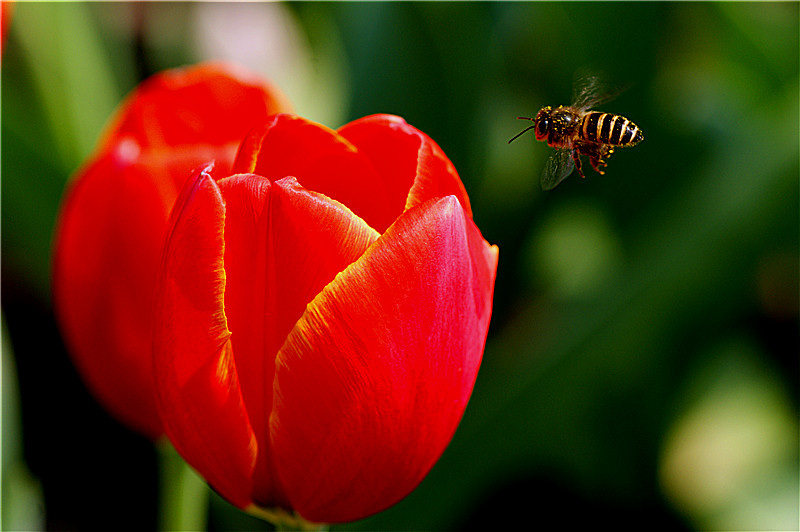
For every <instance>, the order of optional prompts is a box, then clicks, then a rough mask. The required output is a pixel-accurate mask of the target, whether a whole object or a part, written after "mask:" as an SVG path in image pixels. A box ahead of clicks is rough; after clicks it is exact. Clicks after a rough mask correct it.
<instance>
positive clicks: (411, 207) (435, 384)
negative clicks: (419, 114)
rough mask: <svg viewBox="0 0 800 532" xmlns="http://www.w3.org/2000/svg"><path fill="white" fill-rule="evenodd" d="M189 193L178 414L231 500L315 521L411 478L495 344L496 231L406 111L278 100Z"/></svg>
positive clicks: (160, 386) (166, 294)
mask: <svg viewBox="0 0 800 532" xmlns="http://www.w3.org/2000/svg"><path fill="white" fill-rule="evenodd" d="M233 171H234V175H231V176H229V177H225V178H223V179H219V180H216V179H215V178H213V177H212V175H211V173H214V174H215V176H216V175H218V174H220V173H221V174H222V175H224V170H223V171H222V172H220V173H218V172H216V171H215V170H213V169H211V167H206V168H204V169H202V170H198V171H197V172H196V174H195V176H194V177H193V178H192V180H191V181H190V182H188V183H187V185H186V187H185V188H184V189H183V192H182V193H181V197H180V198H179V199H178V201H177V203H176V206H175V209H174V210H173V212H172V216H171V221H170V226H171V229H170V235H169V237H168V242H167V244H166V247H165V250H164V259H163V262H162V266H161V270H160V274H159V278H158V281H157V285H158V287H157V295H156V302H157V304H156V311H155V327H154V343H153V346H154V371H155V379H156V390H157V395H158V406H159V409H160V412H161V415H162V420H163V423H164V427H165V431H166V433H167V435H168V436H169V437H170V439H171V440H172V442H173V444H174V445H175V447H176V448H177V449H178V451H179V452H180V453H181V454H182V455H183V456H184V458H186V460H187V461H188V462H189V463H190V464H191V465H192V466H193V467H194V468H196V469H197V470H198V471H199V472H200V473H201V474H202V475H203V476H204V477H205V478H206V479H207V480H208V482H209V483H210V484H211V485H212V486H213V487H214V488H215V489H216V490H217V491H218V492H219V493H220V494H222V495H223V496H224V497H225V498H227V499H228V500H229V501H231V502H232V503H233V504H235V505H237V506H239V507H241V508H245V509H250V510H251V511H256V512H257V511H258V508H259V507H260V508H270V507H278V508H282V509H284V510H288V511H296V512H297V513H298V514H299V515H301V516H302V517H303V518H305V519H307V520H309V521H314V522H344V521H351V520H355V519H360V518H363V517H366V516H368V515H370V514H373V513H375V512H378V511H380V510H383V509H385V508H387V507H389V506H391V505H393V504H394V503H396V502H397V501H399V500H400V499H401V498H403V497H405V496H406V495H407V494H408V493H409V492H410V491H411V490H413V489H414V488H415V487H416V485H417V484H418V483H419V482H420V481H421V480H422V478H423V477H424V476H425V475H426V474H427V473H428V471H429V470H430V468H431V467H432V466H433V464H434V463H435V462H436V460H437V459H438V458H439V456H440V455H441V453H442V452H443V451H444V449H445V447H446V446H447V444H448V443H449V441H450V439H451V438H452V436H453V433H454V431H455V429H456V426H457V425H458V423H459V421H460V419H461V417H462V414H463V413H464V409H465V407H466V404H467V401H468V399H469V397H470V394H471V393H472V388H473V385H474V382H475V378H476V376H477V372H478V367H479V365H480V362H481V357H482V353H483V348H484V344H485V340H486V334H487V329H488V326H489V319H490V315H491V307H492V295H493V290H494V279H495V272H496V267H497V257H498V250H497V247H496V246H491V245H489V244H488V243H487V242H486V241H485V240H484V239H483V237H482V236H481V233H480V231H479V230H478V228H477V227H476V226H475V224H474V223H473V221H472V218H471V216H472V215H471V210H470V204H469V198H468V197H467V194H466V192H465V190H464V187H463V185H462V183H461V180H460V179H459V176H458V174H457V173H456V170H455V168H454V167H453V165H452V163H451V162H450V160H449V159H448V158H447V157H446V156H445V154H444V152H443V151H442V150H441V149H440V148H439V146H438V145H436V143H435V142H434V141H433V140H431V139H430V138H429V137H428V136H427V135H425V134H424V133H422V132H420V131H419V130H417V129H416V128H414V127H412V126H410V125H408V124H407V123H406V122H405V121H403V120H402V119H401V118H399V117H396V116H389V115H375V116H369V117H366V118H363V119H360V120H357V121H355V122H352V123H350V124H348V125H345V126H343V127H342V128H340V129H339V130H337V131H333V130H331V129H328V128H326V127H324V126H321V125H319V124H316V123H314V122H310V121H308V120H305V119H302V118H299V117H296V116H291V115H285V114H280V115H276V116H274V117H272V118H271V119H269V120H268V121H267V124H266V126H265V127H263V128H260V129H258V130H256V131H254V133H253V134H252V135H251V136H250V137H249V138H248V139H247V140H246V141H245V142H244V143H243V145H242V148H241V149H240V152H239V155H238V157H237V161H236V163H235V164H234V170H233Z"/></svg>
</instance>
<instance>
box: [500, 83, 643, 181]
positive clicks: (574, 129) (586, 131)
mask: <svg viewBox="0 0 800 532" xmlns="http://www.w3.org/2000/svg"><path fill="white" fill-rule="evenodd" d="M619 92H621V91H619V90H618V91H613V92H605V91H603V90H602V87H601V85H600V82H599V80H598V78H597V77H595V76H589V77H584V78H581V79H579V80H578V81H577V82H576V84H575V90H574V94H573V103H572V105H570V106H564V105H560V106H558V107H556V108H555V109H554V108H553V107H551V106H549V105H548V106H546V107H542V108H541V109H540V110H539V112H538V113H537V114H536V116H535V117H534V118H530V117H527V116H519V117H517V118H518V119H519V120H531V121H532V122H533V125H530V126H528V127H526V128H525V129H523V130H522V131H520V132H519V133H517V134H516V135H514V138H512V139H511V140H509V141H508V142H509V143H511V142H512V141H514V140H516V139H517V138H518V137H519V136H520V135H522V134H523V133H525V132H527V131H529V130H531V129H533V130H534V134H535V135H536V140H543V141H547V145H548V146H550V147H551V148H556V150H557V151H556V152H555V153H554V154H552V155H551V156H550V158H549V159H548V160H547V163H546V164H545V167H544V170H543V171H542V189H544V190H550V189H551V188H554V187H555V186H556V185H558V184H559V183H561V181H563V180H564V179H565V178H566V177H567V176H569V175H570V174H571V173H572V170H573V169H574V168H577V170H578V173H579V174H580V176H581V177H586V176H584V175H583V170H582V169H581V155H586V156H588V157H589V162H590V163H591V164H592V168H594V170H595V171H596V172H597V173H599V174H600V175H603V174H604V173H605V172H604V171H603V170H601V168H600V167H605V166H606V162H605V159H607V158H609V157H611V154H612V153H614V148H615V147H620V148H623V147H625V148H626V147H628V146H634V145H636V144H638V143H639V142H641V141H642V140H644V135H643V134H642V130H641V129H639V127H638V126H637V125H636V124H634V123H633V122H631V121H630V120H628V119H627V118H625V117H624V116H620V115H615V114H611V113H603V112H600V111H592V110H591V108H592V107H594V106H596V105H599V104H602V103H605V102H608V101H611V100H612V99H614V98H615V97H616V96H617V95H618V94H619Z"/></svg>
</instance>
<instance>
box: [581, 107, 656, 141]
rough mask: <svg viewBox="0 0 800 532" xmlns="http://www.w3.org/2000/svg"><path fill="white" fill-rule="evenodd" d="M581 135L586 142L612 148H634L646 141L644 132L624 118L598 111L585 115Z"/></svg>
mask: <svg viewBox="0 0 800 532" xmlns="http://www.w3.org/2000/svg"><path fill="white" fill-rule="evenodd" d="M580 133H581V137H582V138H584V139H585V140H589V141H592V142H598V143H601V144H610V145H611V146H633V145H634V144H637V143H638V142H641V141H642V140H644V135H642V130H641V129H639V127H638V126H637V125H636V124H634V123H633V122H631V121H630V120H628V119H627V118H625V117H624V116H619V115H612V114H611V113H600V112H597V111H592V112H589V113H586V115H584V117H583V127H581V130H580Z"/></svg>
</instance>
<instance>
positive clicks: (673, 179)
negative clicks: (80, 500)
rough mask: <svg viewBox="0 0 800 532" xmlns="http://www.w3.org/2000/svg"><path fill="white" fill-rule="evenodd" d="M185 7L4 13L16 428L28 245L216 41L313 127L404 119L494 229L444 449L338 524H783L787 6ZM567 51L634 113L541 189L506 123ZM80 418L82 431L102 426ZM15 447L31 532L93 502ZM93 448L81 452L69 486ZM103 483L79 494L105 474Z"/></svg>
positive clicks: (230, 523)
mask: <svg viewBox="0 0 800 532" xmlns="http://www.w3.org/2000/svg"><path fill="white" fill-rule="evenodd" d="M212 9H218V10H219V7H216V8H215V7H214V4H203V3H201V4H192V3H176V4H173V3H141V4H127V3H97V4H95V3H63V4H55V3H20V4H18V5H17V6H16V9H15V12H14V20H13V25H12V29H11V32H10V35H9V36H8V41H7V43H6V47H5V51H4V55H3V58H2V67H1V68H2V70H1V74H2V92H1V96H2V101H1V103H2V259H3V260H2V277H3V285H2V288H3V313H4V315H5V317H6V319H7V321H8V331H7V332H4V337H5V338H6V341H9V342H10V344H12V345H13V347H14V352H15V354H16V356H17V359H18V360H17V362H18V366H19V368H20V371H19V373H20V384H21V386H20V388H21V396H22V412H23V418H22V421H23V432H22V436H24V438H25V444H26V448H27V447H28V446H31V445H34V447H36V441H37V440H39V439H42V438H51V437H52V436H53V434H52V433H51V432H49V430H48V424H49V423H51V420H49V419H43V417H42V415H41V412H45V411H47V410H46V409H45V408H44V407H43V408H42V409H35V408H33V407H28V410H27V411H26V397H27V398H30V397H37V396H39V395H42V394H46V393H47V392H48V389H47V388H45V385H44V384H42V382H41V380H40V379H38V378H37V377H38V375H37V374H36V373H35V372H33V371H32V370H31V369H30V366H31V363H30V362H29V361H27V362H26V360H27V359H26V358H25V357H30V356H32V355H31V353H33V354H34V355H35V353H36V351H35V349H34V348H33V347H32V346H33V345H36V344H35V342H34V341H33V340H32V335H35V334H37V330H40V329H41V327H43V325H42V322H41V321H37V320H41V319H44V320H45V321H46V322H47V323H50V327H52V323H51V322H52V317H51V316H50V315H49V312H50V310H49V268H50V245H51V240H52V235H53V228H54V224H55V220H56V215H57V208H58V202H59V198H60V196H61V194H62V191H63V188H64V185H65V183H66V182H67V179H68V178H69V176H70V175H71V174H72V173H73V172H74V171H75V170H76V169H77V168H78V167H79V165H80V163H81V162H82V161H83V160H85V158H86V156H87V155H88V154H89V152H90V150H91V149H92V146H93V144H94V142H95V141H96V139H97V136H98V135H99V133H100V131H101V128H102V126H103V123H104V122H105V120H106V119H107V118H108V116H109V115H110V113H111V111H112V109H113V107H114V106H115V105H116V104H117V103H118V102H119V101H120V100H121V99H122V98H123V96H124V95H125V93H127V92H128V91H129V90H130V89H132V88H133V86H135V84H136V83H138V81H139V80H140V79H142V78H143V77H145V76H146V75H148V74H150V73H152V72H155V71H157V70H160V69H164V68H169V67H173V66H178V65H180V64H185V63H191V62H195V61H199V60H203V59H209V58H217V57H223V58H239V56H238V55H237V54H241V60H242V61H243V62H245V63H246V64H248V65H249V66H251V67H252V68H256V69H259V70H260V71H261V72H262V73H263V74H264V75H266V76H268V77H271V78H272V79H274V80H275V81H276V82H277V83H278V84H279V85H280V86H282V87H284V88H285V89H286V90H287V92H288V95H289V97H290V98H291V99H292V100H293V101H294V102H295V105H296V108H297V110H298V112H300V113H301V114H305V115H306V116H308V117H309V118H311V119H315V120H319V121H322V122H324V123H326V124H327V125H329V126H331V127H338V126H339V125H341V124H342V123H345V122H347V121H349V120H352V119H355V118H358V117H360V116H363V115H367V114H372V113H383V112H388V113H395V114H399V115H401V116H403V117H404V118H406V120H407V121H408V122H410V123H411V124H413V125H415V126H417V127H418V128H420V129H422V130H423V131H425V132H426V133H428V134H429V135H430V136H431V137H432V138H434V139H435V140H436V141H437V143H439V144H440V145H441V146H442V148H443V149H444V151H445V152H446V153H447V154H448V156H449V157H450V158H451V159H452V160H453V162H454V163H455V165H456V168H457V169H458V171H459V173H460V175H461V177H462V179H463V181H464V183H465V185H466V187H467V190H468V191H469V194H470V198H471V200H472V204H473V209H474V217H475V220H476V223H477V224H478V226H479V227H480V228H481V229H482V231H483V234H484V236H485V237H486V239H487V240H488V241H489V242H491V243H493V244H498V245H499V246H500V266H499V270H498V277H497V286H496V293H495V304H494V315H493V323H492V328H491V331H490V335H489V339H488V343H487V347H486V352H485V355H484V362H483V366H482V369H481V373H480V375H479V377H478V382H477V385H476V388H475V392H474V395H473V398H472V400H471V402H470V405H469V408H468V409H467V412H466V415H465V417H464V420H463V422H462V424H461V426H460V427H459V429H458V432H457V433H456V436H455V438H454V440H453V442H452V444H451V446H450V447H449V448H448V449H447V451H446V452H445V453H444V455H443V457H442V459H441V460H440V462H439V463H438V464H437V465H436V466H435V467H434V469H433V471H432V472H431V474H430V475H429V476H428V477H427V478H426V479H425V480H424V481H423V482H422V484H421V485H420V487H419V488H418V489H417V490H416V491H415V492H414V493H412V494H411V495H410V496H409V497H408V498H407V499H405V500H404V501H402V502H401V503H400V504H398V505H396V506H395V507H393V508H391V509H389V510H387V511H385V512H383V513H381V514H378V515H377V516H374V517H372V518H369V519H366V520H364V521H361V522H358V523H353V524H350V525H346V526H342V527H341V528H349V529H459V528H461V529H470V528H479V527H480V528H492V529H496V528H519V527H522V526H525V527H530V526H540V527H543V528H547V527H550V526H564V525H565V524H571V525H582V524H585V525H589V524H591V525H596V524H597V523H608V524H610V525H612V526H615V528H634V527H635V528H646V529H653V528H669V529H675V528H681V527H686V528H702V529H742V528H746V529H792V528H795V527H796V526H797V523H798V500H800V497H799V496H798V478H797V475H798V382H797V377H798V290H799V289H798V271H799V269H800V267H799V266H798V205H799V202H800V199H799V198H798V184H799V183H800V180H799V179H798V172H799V170H798V143H799V140H800V139H799V138H798V123H799V120H798V117H799V116H800V109H799V108H798V90H799V87H798V82H799V80H800V79H799V76H798V40H799V38H800V37H799V35H798V4H797V3H746V2H744V3H738V2H737V3H628V2H625V3H603V2H591V3H581V2H569V3H527V2H525V3H506V2H491V3H483V2H469V3H460V2H441V3H439V2H433V3H428V2H413V3H383V2H376V3H361V2H358V3H344V2H343V3H315V2H303V3H291V4H228V5H226V9H225V10H224V13H223V12H222V11H219V12H214V14H212V15H209V14H208V13H209V12H210V10H212ZM239 13H245V14H244V15H243V16H238V18H237V14H239ZM256 14H257V15H258V16H257V17H256V16H255V15H256ZM259 17H263V18H259ZM270 17H272V18H270ZM275 17H278V20H279V21H280V24H275V25H274V26H265V25H264V24H263V23H262V25H261V26H260V27H258V28H255V29H254V28H249V29H248V27H246V26H247V21H248V20H266V21H269V20H272V19H275ZM203 24H206V26H203ZM209 25H210V26H209ZM208 27H211V28H213V29H217V30H219V34H220V35H221V37H220V38H219V42H217V41H215V40H214V39H215V37H214V35H213V34H212V33H213V32H211V31H210V30H208V29H207V28H208ZM198 28H206V29H204V30H202V31H201V30H200V29H198ZM268 30H269V31H268ZM279 30H280V31H279ZM248 32H250V33H248ZM251 34H252V35H253V37H252V38H253V39H254V40H253V42H252V44H251V45H247V42H243V43H241V44H237V42H233V44H231V41H232V40H233V39H234V36H236V37H237V38H242V36H243V35H244V36H246V35H251ZM273 34H274V35H273ZM273 36H275V38H276V39H277V38H281V39H283V40H281V41H279V42H278V44H275V42H273V41H270V40H269V39H268V38H270V37H273ZM259 39H262V40H259ZM263 39H266V40H263ZM281 43H283V47H282V46H281V45H280V44H281ZM287 43H288V44H287ZM254 62H255V63H254ZM582 68H589V69H596V70H597V71H599V72H603V73H605V75H606V76H607V81H609V82H611V83H618V84H620V85H624V84H630V87H631V88H630V89H629V90H627V91H626V92H624V93H623V94H622V95H621V96H620V97H619V98H618V99H617V100H615V101H613V102H610V103H608V104H606V105H604V106H603V108H602V109H601V110H604V111H610V112H613V113H618V114H622V115H624V116H626V117H628V118H630V119H632V120H633V121H635V122H636V123H637V124H638V125H639V126H640V127H641V128H642V129H643V131H644V133H645V141H644V142H643V143H641V144H640V145H638V146H636V147H635V148H632V149H621V150H618V151H617V152H616V153H615V154H614V157H613V158H611V160H610V161H609V166H608V168H607V172H606V175H605V176H599V175H597V174H595V173H593V172H592V171H591V170H590V171H589V172H587V179H585V180H581V179H580V178H578V177H576V176H572V177H570V178H569V179H567V180H566V181H564V182H563V183H562V184H561V185H559V187H558V188H556V189H555V190H553V191H550V192H547V193H544V192H542V191H541V190H540V188H539V182H538V181H539V173H540V172H541V169H542V167H543V165H544V162H545V160H546V158H547V156H548V155H549V154H550V152H551V150H550V149H549V148H548V147H547V146H545V145H543V144H541V143H535V142H534V140H533V136H532V135H530V136H526V137H523V138H521V139H520V140H518V141H516V142H515V143H513V144H511V145H508V144H507V141H508V139H509V138H511V137H512V136H513V135H514V134H516V133H517V132H518V131H519V130H520V129H521V128H522V126H521V124H522V123H521V122H518V121H516V120H515V117H516V116H518V115H525V116H530V115H533V114H535V113H536V111H537V110H538V109H539V107H541V106H543V105H560V104H567V103H569V102H568V99H569V97H570V95H571V83H572V79H573V74H574V73H575V72H576V70H578V69H582ZM331 121H333V122H331ZM30 305H34V306H36V307H37V308H40V309H41V310H40V311H38V312H34V313H31V312H29V311H28V312H26V311H25V309H26V308H27V307H28V306H30ZM21 309H22V310H21ZM31 316H34V317H35V318H31ZM47 320H49V321H47ZM32 342H33V343H32ZM4 353H5V350H4ZM50 356H52V357H53V358H54V360H56V361H57V362H59V363H61V364H62V365H63V364H64V361H66V360H68V359H67V358H66V354H64V353H63V352H60V351H58V352H55V353H54V354H51V355H50ZM25 368H28V369H27V370H26V369H25ZM5 378H6V377H5V374H4V379H5ZM54 380H55V381H58V376H56V377H54ZM52 381H53V380H50V381H46V382H52ZM76 382H77V381H76ZM73 386H74V387H77V386H79V385H78V384H75V383H73ZM26 390H27V392H26ZM66 393H79V392H76V391H75V389H72V388H70V389H68V390H67V392H66ZM4 399H5V397H4ZM80 404H83V403H80ZM4 406H5V405H4ZM26 414H27V415H26ZM71 415H72V416H75V418H76V419H80V418H81V416H84V415H87V416H88V415H90V414H87V413H85V412H83V411H75V412H71ZM92 415H97V414H92ZM6 418H7V416H6V415H5V412H4V423H5V421H6ZM87 426H89V427H90V428H91V425H87ZM7 428H8V426H4V430H7ZM698 428H699V429H702V430H699V429H698ZM102 430H103V429H102V428H98V429H97V432H96V433H94V434H87V435H86V436H85V437H86V438H89V439H92V438H94V439H96V440H99V445H102V444H103V442H104V441H106V440H104V438H107V437H108V436H107V434H106V433H104V432H102ZM115 437H122V438H124V437H127V436H119V435H118V434H117V435H116V436H115ZM130 437H133V436H130ZM5 442H6V435H5V434H4V447H5ZM93 445H98V443H97V442H95V443H94V444H93ZM49 451H50V452H58V451H57V450H56V451H54V450H53V449H52V448H51V449H49ZM26 455H27V457H28V461H29V465H30V466H31V469H32V470H33V471H34V473H35V474H37V475H38V476H39V477H40V479H41V481H42V484H43V488H44V494H45V504H46V505H47V509H48V526H50V527H51V528H52V527H56V528H57V526H56V525H54V523H61V524H63V523H66V524H67V528H76V527H77V528H86V527H89V526H91V523H97V522H101V521H93V520H92V517H91V516H90V515H89V516H87V515H83V514H92V512H94V511H95V510H93V509H92V507H91V506H90V505H89V506H86V505H84V506H80V505H75V506H74V507H72V508H71V510H70V509H64V508H62V506H63V505H61V506H59V505H58V504H53V501H55V500H58V497H64V496H65V495H64V493H62V492H59V491H58V489H57V488H58V486H60V485H61V484H62V483H60V482H58V481H57V480H53V479H54V478H56V479H57V475H60V474H61V475H65V474H67V473H65V472H64V471H60V470H56V471H52V470H48V471H44V469H43V466H42V465H41V464H38V465H37V462H36V460H37V456H39V455H37V453H36V452H35V449H34V450H29V452H27V453H26ZM703 457H711V458H713V460H711V459H705V460H703ZM48 463H49V462H48ZM700 465H702V466H703V467H707V469H704V470H703V471H704V472H705V474H704V475H702V476H698V474H697V470H698V467H700ZM4 467H5V463H4ZM101 467H108V465H107V464H106V463H98V464H93V463H91V462H88V463H86V464H84V465H83V466H82V468H83V471H85V472H86V477H87V479H92V478H94V477H93V476H92V475H93V474H92V473H91V471H92V470H93V468H101ZM717 480H719V482H718V484H719V485H717V484H714V482H715V481H717ZM89 482H90V480H86V481H85V483H84V485H82V486H83V487H84V488H85V489H95V490H96V489H98V488H97V487H94V488H87V487H86V485H85V484H88V483H89ZM116 482H118V483H119V485H118V486H115V487H108V486H105V487H104V488H103V489H104V490H109V489H110V490H111V491H114V490H118V489H122V488H121V486H123V485H126V483H127V484H128V485H129V484H130V479H128V478H126V477H125V476H124V474H123V473H120V476H119V478H117V479H116ZM48 486H51V487H50V488H48ZM52 486H55V487H52ZM143 489H144V490H148V489H149V490H151V491H152V489H153V488H152V486H150V487H147V486H146V487H144V488H143ZM127 496H128V497H130V496H131V495H127ZM210 508H211V510H210V515H211V517H210V526H211V528H212V529H226V530H228V529H254V528H258V527H262V528H264V529H268V525H265V524H261V523H260V522H258V521H256V520H254V519H252V518H249V517H247V516H244V515H243V514H239V513H238V512H236V511H235V510H232V509H231V508H230V507H229V506H228V505H226V504H225V503H224V502H222V501H221V500H219V499H218V498H217V497H216V496H214V498H212V501H211V506H210ZM57 510H58V511H61V512H62V513H60V514H59V515H58V516H57V518H53V516H52V514H51V512H55V511H57ZM70 511H71V512H72V513H70ZM102 515H105V514H102ZM53 519H56V520H55V521H54V520H53ZM87 523H88V524H87ZM104 524H105V525H106V526H108V523H104Z"/></svg>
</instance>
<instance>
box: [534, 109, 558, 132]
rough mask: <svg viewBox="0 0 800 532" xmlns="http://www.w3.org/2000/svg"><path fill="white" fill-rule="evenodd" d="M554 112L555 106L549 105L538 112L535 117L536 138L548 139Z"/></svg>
mask: <svg viewBox="0 0 800 532" xmlns="http://www.w3.org/2000/svg"><path fill="white" fill-rule="evenodd" d="M552 112H553V108H552V107H550V106H549V105H548V106H547V107H542V108H541V109H540V110H539V112H538V113H537V114H536V118H534V119H533V121H534V123H535V124H536V129H535V130H534V133H535V134H536V140H547V135H548V134H549V133H550V114H551V113H552Z"/></svg>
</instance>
